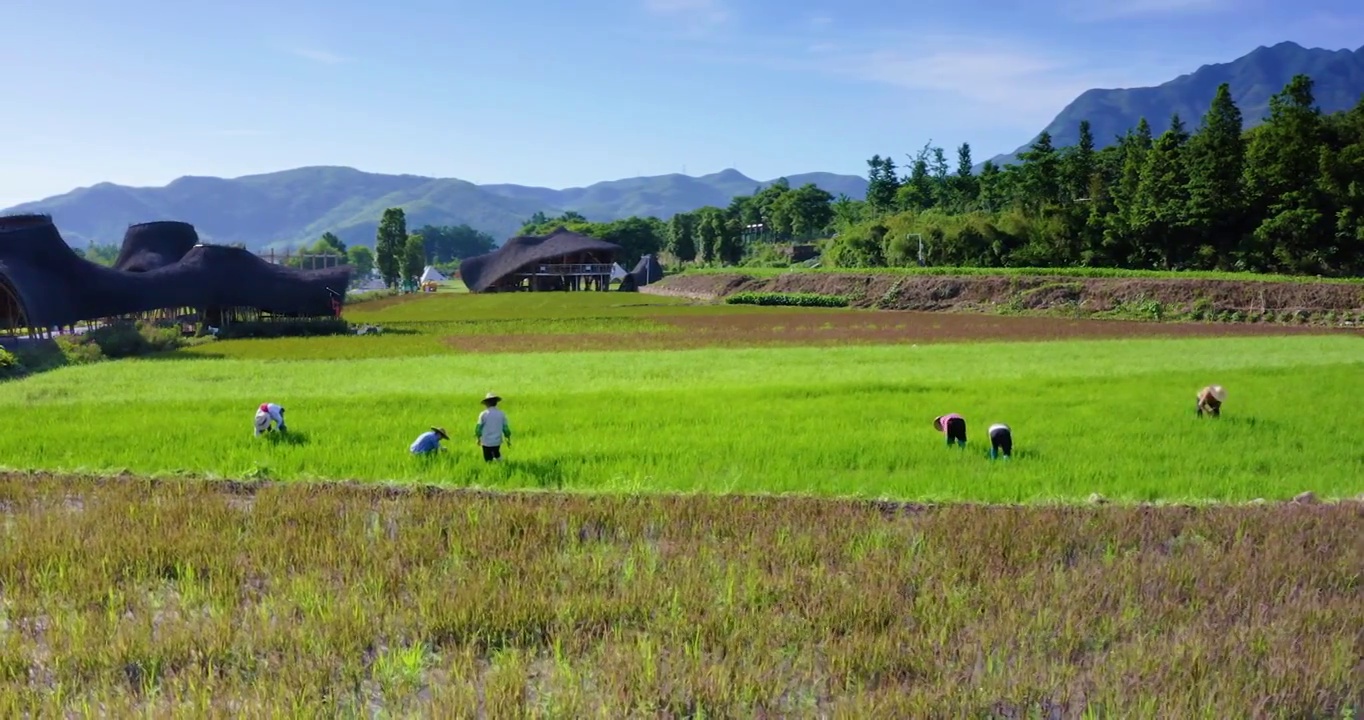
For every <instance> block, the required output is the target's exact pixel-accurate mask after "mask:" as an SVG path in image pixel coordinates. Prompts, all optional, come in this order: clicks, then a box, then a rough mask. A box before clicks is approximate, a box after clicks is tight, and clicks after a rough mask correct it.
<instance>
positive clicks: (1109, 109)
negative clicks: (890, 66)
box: [993, 42, 1364, 165]
mask: <svg viewBox="0 0 1364 720" xmlns="http://www.w3.org/2000/svg"><path fill="white" fill-rule="evenodd" d="M1295 75H1307V76H1308V77H1311V78H1313V79H1315V80H1316V82H1317V86H1316V97H1317V102H1318V103H1319V104H1320V105H1321V108H1322V110H1324V111H1325V112H1328V113H1329V112H1339V111H1342V110H1348V109H1350V108H1351V107H1353V106H1354V105H1355V103H1357V102H1359V98H1360V96H1361V95H1364V48H1360V49H1358V50H1353V51H1351V50H1325V49H1322V48H1305V47H1303V46H1301V45H1299V44H1297V43H1294V42H1282V43H1279V44H1277V45H1274V46H1272V47H1263V46H1262V47H1259V48H1256V49H1255V50H1253V51H1252V52H1250V53H1247V54H1246V55H1244V56H1242V57H1240V58H1237V59H1236V60H1233V61H1231V62H1229V63H1218V64H1214V65H1204V66H1203V67H1201V68H1199V69H1198V70H1196V71H1194V72H1192V73H1189V74H1187V75H1181V76H1179V77H1177V78H1175V79H1174V80H1170V81H1169V82H1165V83H1161V84H1160V85H1156V86H1154V87H1140V88H1122V89H1093V90H1087V91H1085V92H1084V93H1082V94H1081V95H1080V96H1079V97H1077V98H1076V99H1075V100H1074V101H1073V102H1071V103H1070V104H1069V105H1067V106H1066V107H1065V109H1063V110H1062V111H1061V112H1060V113H1058V114H1057V116H1056V118H1055V119H1053V120H1052V121H1051V124H1049V125H1047V127H1046V128H1044V130H1043V132H1046V133H1047V134H1049V135H1051V139H1052V142H1053V143H1055V144H1056V145H1061V146H1065V145H1075V144H1077V143H1078V142H1079V141H1080V136H1079V127H1080V122H1081V121H1088V122H1089V124H1090V126H1091V128H1092V130H1093V133H1094V140H1095V145H1096V147H1098V148H1105V147H1108V146H1109V145H1114V144H1116V143H1117V142H1118V141H1119V140H1120V139H1121V138H1122V136H1123V135H1125V134H1126V133H1127V131H1128V130H1129V129H1131V128H1133V127H1136V125H1137V123H1138V122H1140V121H1141V119H1142V118H1149V119H1156V118H1168V117H1170V116H1171V115H1179V116H1181V117H1184V118H1194V117H1197V116H1198V115H1200V114H1201V113H1202V112H1203V110H1204V109H1206V108H1207V107H1208V104H1209V103H1210V102H1212V99H1213V97H1215V96H1216V95H1217V88H1218V87H1220V86H1221V85H1222V84H1224V83H1225V84H1227V85H1230V86H1231V90H1232V98H1233V99H1234V100H1235V101H1236V104H1237V105H1239V106H1240V107H1241V110H1242V112H1243V114H1244V115H1245V120H1246V128H1247V129H1249V128H1252V127H1255V126H1256V125H1259V124H1260V123H1261V122H1263V121H1264V120H1265V119H1266V118H1267V117H1269V99H1270V98H1271V97H1273V96H1274V93H1276V92H1278V91H1279V89H1280V88H1282V87H1283V86H1284V85H1286V84H1287V83H1288V82H1289V81H1290V80H1292V79H1293V77H1294V76H1295ZM1039 136H1040V134H1039ZM1036 141H1037V138H1036V137H1034V138H1033V139H1032V140H1031V141H1030V142H1029V143H1028V144H1027V145H1023V146H1022V147H1020V148H1018V149H1017V150H1015V151H1014V152H1013V153H1011V154H1008V155H1000V156H999V157H996V158H993V160H994V163H995V164H996V165H1004V164H1007V163H1012V162H1017V161H1018V156H1019V154H1020V153H1023V152H1026V151H1027V150H1028V148H1029V146H1030V145H1031V144H1032V143H1033V142H1036Z"/></svg>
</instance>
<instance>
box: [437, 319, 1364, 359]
mask: <svg viewBox="0 0 1364 720" xmlns="http://www.w3.org/2000/svg"><path fill="white" fill-rule="evenodd" d="M650 320H652V321H653V322H655V323H661V324H663V325H664V326H666V327H667V328H668V329H666V330H662V331H659V330H651V329H646V328H640V329H637V330H632V331H629V332H591V333H577V334H573V333H566V332H557V331H556V332H544V333H503V334H497V335H491V334H484V335H459V336H452V337H447V338H446V339H445V342H446V343H447V344H448V345H450V346H451V347H454V348H455V349H457V350H460V351H463V352H547V351H548V352H568V351H577V350H687V349H695V348H707V347H771V346H837V345H876V344H891V343H946V342H970V341H996V342H1023V341H1047V340H1086V339H1089V340H1097V339H1116V338H1140V337H1156V338H1165V337H1168V338H1175V337H1245V336H1262V335H1304V334H1325V333H1331V332H1346V333H1348V332H1354V333H1355V334H1360V333H1359V331H1351V330H1329V329H1324V328H1320V327H1306V326H1292V325H1253V324H1247V323H1193V322H1184V323H1173V322H1172V323H1154V322H1140V321H1127V320H1087V319H1068V318H1058V317H1036V316H1014V315H983V314H967V313H929V312H905V311H873V310H819V311H813V312H812V311H792V310H787V309H782V310H781V311H780V312H770V313H753V314H733V315H720V314H716V315H702V314H697V315H680V316H679V315H657V316H652V317H650Z"/></svg>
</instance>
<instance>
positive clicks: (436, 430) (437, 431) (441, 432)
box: [431, 427, 450, 440]
mask: <svg viewBox="0 0 1364 720" xmlns="http://www.w3.org/2000/svg"><path fill="white" fill-rule="evenodd" d="M431 432H433V433H435V434H437V435H439V436H441V437H443V438H445V439H446V440H449V439H450V436H449V435H446V434H445V428H438V427H433V428H431Z"/></svg>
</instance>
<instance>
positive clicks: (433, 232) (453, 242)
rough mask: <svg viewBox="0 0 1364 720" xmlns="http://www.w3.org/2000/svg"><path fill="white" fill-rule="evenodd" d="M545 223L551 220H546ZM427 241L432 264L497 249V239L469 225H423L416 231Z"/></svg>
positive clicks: (427, 254) (427, 252) (461, 258)
mask: <svg viewBox="0 0 1364 720" xmlns="http://www.w3.org/2000/svg"><path fill="white" fill-rule="evenodd" d="M544 221H545V222H548V221H549V218H545V220H544ZM416 234H417V235H421V236H422V239H423V240H425V241H426V256H427V257H428V258H430V262H431V263H432V264H438V263H448V262H452V261H455V260H463V259H464V258H469V257H473V256H475V255H483V254H484V253H489V252H492V251H493V249H494V248H496V247H497V239H496V238H494V237H493V236H492V235H489V234H488V233H486V232H482V231H480V230H475V229H474V228H472V227H470V226H469V225H467V224H460V225H430V224H427V225H423V226H421V227H420V228H418V229H417V231H416Z"/></svg>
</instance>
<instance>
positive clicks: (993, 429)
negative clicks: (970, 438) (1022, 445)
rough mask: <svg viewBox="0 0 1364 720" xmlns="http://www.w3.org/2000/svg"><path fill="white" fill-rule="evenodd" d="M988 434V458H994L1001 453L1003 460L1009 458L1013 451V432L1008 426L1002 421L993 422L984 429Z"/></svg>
mask: <svg viewBox="0 0 1364 720" xmlns="http://www.w3.org/2000/svg"><path fill="white" fill-rule="evenodd" d="M986 434H987V435H989V436H990V459H991V460H994V459H996V458H998V457H1000V456H1001V455H1002V456H1004V459H1005V460H1008V459H1009V456H1010V455H1013V453H1014V434H1013V432H1012V431H1011V430H1009V426H1008V425H1005V424H1004V423H995V424H994V425H991V426H990V429H989V430H987V431H986Z"/></svg>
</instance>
